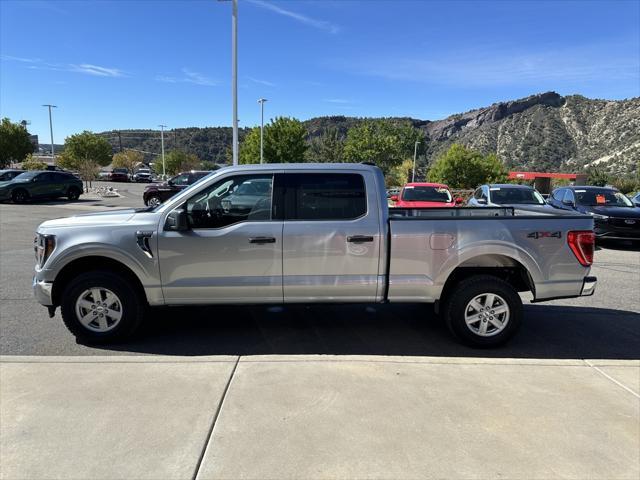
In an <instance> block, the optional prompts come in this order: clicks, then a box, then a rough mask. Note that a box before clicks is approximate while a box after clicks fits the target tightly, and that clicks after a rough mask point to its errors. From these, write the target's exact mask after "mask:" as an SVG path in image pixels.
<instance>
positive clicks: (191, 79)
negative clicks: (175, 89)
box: [155, 67, 219, 87]
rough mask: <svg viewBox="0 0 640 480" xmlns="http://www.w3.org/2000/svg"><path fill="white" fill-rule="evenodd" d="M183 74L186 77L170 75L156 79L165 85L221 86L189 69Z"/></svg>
mask: <svg viewBox="0 0 640 480" xmlns="http://www.w3.org/2000/svg"><path fill="white" fill-rule="evenodd" d="M182 73H183V74H184V76H182V77H172V76H168V75H156V77H155V79H156V81H158V82H164V83H193V84H195V85H203V86H205V87H215V86H216V85H219V83H218V82H217V81H215V80H213V79H211V78H209V77H206V76H205V75H203V74H201V73H198V72H194V71H193V70H190V69H188V68H186V67H185V68H183V69H182Z"/></svg>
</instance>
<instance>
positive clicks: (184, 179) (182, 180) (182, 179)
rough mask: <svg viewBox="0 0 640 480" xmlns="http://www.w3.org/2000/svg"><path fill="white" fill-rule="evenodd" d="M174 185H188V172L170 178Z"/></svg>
mask: <svg viewBox="0 0 640 480" xmlns="http://www.w3.org/2000/svg"><path fill="white" fill-rule="evenodd" d="M171 181H172V182H173V184H174V185H189V174H188V173H181V174H180V175H176V176H175V177H173V178H172V179H171Z"/></svg>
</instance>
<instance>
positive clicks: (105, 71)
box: [69, 63, 124, 77]
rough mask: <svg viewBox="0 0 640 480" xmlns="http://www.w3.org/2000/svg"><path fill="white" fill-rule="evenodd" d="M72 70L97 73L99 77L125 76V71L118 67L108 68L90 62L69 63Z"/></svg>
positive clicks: (90, 73) (91, 73)
mask: <svg viewBox="0 0 640 480" xmlns="http://www.w3.org/2000/svg"><path fill="white" fill-rule="evenodd" d="M69 67H70V69H69V70H70V71H72V72H78V73H86V74H87V75H95V76H97V77H123V76H124V72H123V71H122V70H120V69H118V68H107V67H101V66H99V65H91V64H90V63H81V64H80V65H74V64H71V65H69Z"/></svg>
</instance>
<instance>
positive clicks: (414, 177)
mask: <svg viewBox="0 0 640 480" xmlns="http://www.w3.org/2000/svg"><path fill="white" fill-rule="evenodd" d="M419 143H420V142H416V143H415V145H414V146H413V173H412V175H411V181H412V182H415V181H416V157H417V156H418V144H419Z"/></svg>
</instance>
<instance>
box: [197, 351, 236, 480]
mask: <svg viewBox="0 0 640 480" xmlns="http://www.w3.org/2000/svg"><path fill="white" fill-rule="evenodd" d="M239 363H240V355H238V358H237V359H236V363H235V364H234V365H233V370H231V375H229V380H227V384H226V385H225V387H224V391H223V392H222V396H221V397H220V401H219V402H218V407H217V408H216V413H215V414H214V415H213V421H212V422H211V427H209V433H208V434H207V438H206V439H205V442H204V445H203V446H202V451H201V452H200V457H199V458H198V463H196V468H195V471H194V472H193V476H192V477H191V478H192V480H196V478H198V473H200V467H201V466H202V462H203V461H204V456H205V455H206V453H207V449H208V448H209V443H210V442H211V436H212V435H213V429H214V428H215V426H216V422H217V421H218V417H219V416H220V412H221V411H222V405H223V404H224V400H225V398H226V397H227V392H228V391H229V386H230V385H231V380H233V376H234V375H235V373H236V369H237V368H238V364H239Z"/></svg>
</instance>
